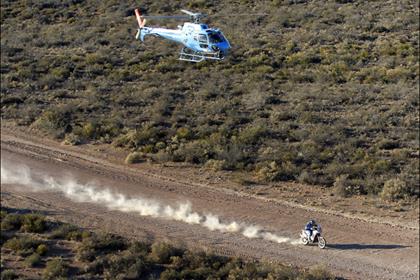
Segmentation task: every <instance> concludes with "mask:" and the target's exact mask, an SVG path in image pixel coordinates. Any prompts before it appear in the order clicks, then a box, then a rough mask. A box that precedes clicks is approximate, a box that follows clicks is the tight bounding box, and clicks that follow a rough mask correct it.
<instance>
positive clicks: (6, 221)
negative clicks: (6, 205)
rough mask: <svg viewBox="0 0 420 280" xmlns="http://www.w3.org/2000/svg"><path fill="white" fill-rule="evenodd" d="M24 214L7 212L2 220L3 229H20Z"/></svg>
mask: <svg viewBox="0 0 420 280" xmlns="http://www.w3.org/2000/svg"><path fill="white" fill-rule="evenodd" d="M22 220H23V219H22V216H21V215H19V214H7V215H6V216H4V218H2V220H1V229H2V230H18V229H20V227H21V226H22Z"/></svg>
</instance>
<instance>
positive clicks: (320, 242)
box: [318, 236, 327, 249]
mask: <svg viewBox="0 0 420 280" xmlns="http://www.w3.org/2000/svg"><path fill="white" fill-rule="evenodd" d="M326 245H327V241H325V238H324V237H321V236H320V237H318V247H319V248H321V249H324V248H325V246H326Z"/></svg>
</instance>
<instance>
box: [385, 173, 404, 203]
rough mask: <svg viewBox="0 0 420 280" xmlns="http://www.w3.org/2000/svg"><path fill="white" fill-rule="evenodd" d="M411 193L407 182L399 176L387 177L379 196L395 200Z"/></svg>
mask: <svg viewBox="0 0 420 280" xmlns="http://www.w3.org/2000/svg"><path fill="white" fill-rule="evenodd" d="M410 195H411V190H410V188H409V187H408V186H407V183H406V182H405V181H403V180H401V179H399V178H394V179H389V180H387V181H386V182H385V183H384V186H383V189H382V191H381V193H380V197H381V198H382V199H383V200H389V201H397V200H400V199H405V198H407V197H409V196H410Z"/></svg>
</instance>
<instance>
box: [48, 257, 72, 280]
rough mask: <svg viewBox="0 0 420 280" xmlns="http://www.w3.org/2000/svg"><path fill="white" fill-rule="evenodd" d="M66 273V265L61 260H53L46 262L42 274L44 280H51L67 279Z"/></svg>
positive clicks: (67, 270)
mask: <svg viewBox="0 0 420 280" xmlns="http://www.w3.org/2000/svg"><path fill="white" fill-rule="evenodd" d="M68 272H69V267H68V265H67V263H66V262H65V261H64V260H63V259H61V258H55V259H52V260H49V261H48V262H47V264H46V267H45V269H44V271H43V273H42V274H43V277H44V278H45V279H48V280H49V279H51V280H52V279H57V278H59V277H67V276H68Z"/></svg>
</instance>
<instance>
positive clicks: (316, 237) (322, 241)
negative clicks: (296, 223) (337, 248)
mask: <svg viewBox="0 0 420 280" xmlns="http://www.w3.org/2000/svg"><path fill="white" fill-rule="evenodd" d="M312 236H313V237H314V238H313V239H312V240H310V239H309V237H308V235H307V234H306V231H305V230H302V233H301V234H300V240H301V241H302V243H303V244H304V245H308V244H313V243H318V247H319V248H321V249H324V248H325V246H326V245H327V241H326V240H325V238H324V237H322V236H321V229H313V230H312Z"/></svg>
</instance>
